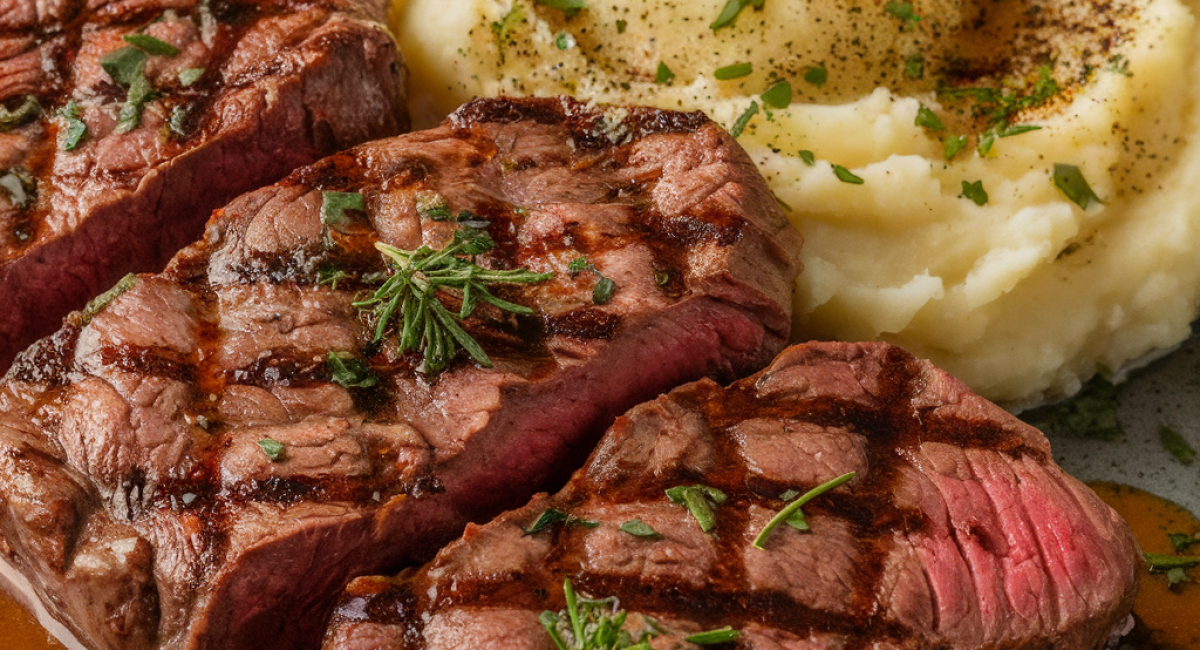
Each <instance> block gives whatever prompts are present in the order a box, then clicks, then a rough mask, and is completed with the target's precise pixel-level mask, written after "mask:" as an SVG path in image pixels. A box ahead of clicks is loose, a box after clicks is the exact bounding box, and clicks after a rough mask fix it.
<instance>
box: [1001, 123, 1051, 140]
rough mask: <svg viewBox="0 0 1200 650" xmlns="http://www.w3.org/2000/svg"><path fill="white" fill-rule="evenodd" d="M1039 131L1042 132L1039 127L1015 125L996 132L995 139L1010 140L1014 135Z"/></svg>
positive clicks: (1034, 125)
mask: <svg viewBox="0 0 1200 650" xmlns="http://www.w3.org/2000/svg"><path fill="white" fill-rule="evenodd" d="M1041 130H1042V127H1040V126H1038V125H1036V124H1017V125H1015V126H1005V127H1003V128H1001V129H1000V130H998V131H996V137H999V138H1010V137H1012V136H1014V135H1021V134H1022V133H1029V132H1030V131H1041Z"/></svg>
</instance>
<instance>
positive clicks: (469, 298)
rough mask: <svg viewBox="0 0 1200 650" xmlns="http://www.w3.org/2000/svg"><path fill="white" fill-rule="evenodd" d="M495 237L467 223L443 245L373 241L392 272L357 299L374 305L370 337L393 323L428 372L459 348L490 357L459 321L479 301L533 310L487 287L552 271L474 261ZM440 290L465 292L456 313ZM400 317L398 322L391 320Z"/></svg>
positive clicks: (484, 360)
mask: <svg viewBox="0 0 1200 650" xmlns="http://www.w3.org/2000/svg"><path fill="white" fill-rule="evenodd" d="M495 245H496V244H495V242H494V241H492V238H491V237H490V236H489V235H488V233H487V231H486V230H481V229H476V228H471V227H469V226H465V227H462V228H459V229H458V230H456V231H455V232H454V240H453V241H452V242H451V243H450V245H448V246H446V247H445V248H444V249H442V250H440V251H435V250H433V249H431V248H429V247H428V246H422V247H420V248H418V249H417V250H414V251H405V250H400V249H398V248H395V247H393V246H388V245H387V244H384V243H383V242H378V243H376V244H375V248H377V249H378V250H379V251H380V252H381V253H383V255H384V257H385V258H386V259H387V260H388V261H389V262H390V264H391V267H392V274H391V276H390V277H388V279H387V280H386V281H384V283H383V285H382V286H380V287H379V289H377V290H376V291H375V293H374V294H373V295H372V296H371V297H370V298H367V299H366V300H361V301H358V302H355V303H354V306H355V307H358V308H360V309H368V308H370V309H371V310H372V315H373V318H374V320H375V336H374V339H373V340H372V342H378V341H381V340H383V337H384V335H386V334H387V332H388V330H389V329H390V328H394V329H395V331H396V335H397V337H398V338H399V344H400V350H401V351H410V350H411V351H419V352H422V354H423V355H424V372H425V373H427V374H430V375H435V374H437V373H439V372H441V371H442V370H444V369H445V368H446V367H447V366H448V365H449V364H450V361H451V360H452V359H453V358H454V356H455V355H456V354H458V351H459V350H460V349H463V350H466V351H467V353H468V354H470V355H471V358H473V359H475V361H477V362H478V363H480V364H481V365H483V366H486V367H490V366H491V360H490V359H488V356H487V354H486V353H485V352H484V351H483V348H481V347H480V346H479V343H477V342H476V341H475V339H473V338H471V335H469V334H467V332H466V331H465V330H464V329H463V328H462V326H461V325H459V324H458V321H461V320H463V319H466V318H468V317H469V316H470V315H471V314H472V313H473V312H474V311H475V307H476V306H477V305H478V304H479V301H481V300H482V301H483V302H486V303H488V304H491V305H494V306H496V307H498V308H500V309H502V310H505V311H509V312H512V313H516V314H531V313H533V310H532V309H530V308H528V307H525V306H524V305H518V304H514V303H511V302H508V301H506V300H501V299H500V298H497V297H496V296H494V295H492V294H491V292H490V291H488V285H492V284H529V283H533V282H542V281H543V280H547V279H549V278H551V277H553V276H554V274H553V273H534V272H533V271H530V270H528V269H511V270H490V269H485V268H482V267H480V266H478V265H476V264H475V256H476V255H478V254H480V253H483V252H486V251H488V250H491V249H492V248H493V247H494V246H495ZM439 291H451V292H455V293H458V294H460V295H461V298H462V307H461V309H460V310H459V313H458V314H457V315H456V314H453V313H451V312H450V311H449V310H448V309H446V307H445V305H444V304H442V300H441V299H440V298H439V297H438V295H437V294H438V292H439ZM396 319H399V323H393V321H394V320H396Z"/></svg>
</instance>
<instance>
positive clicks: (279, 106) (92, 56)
mask: <svg viewBox="0 0 1200 650" xmlns="http://www.w3.org/2000/svg"><path fill="white" fill-rule="evenodd" d="M385 16H386V8H385V6H384V3H382V2H379V0H318V1H317V2H304V3H291V2H285V1H279V0H170V1H166V0H138V1H136V2H116V1H106V0H99V1H94V2H65V1H50V2H44V1H42V0H10V1H8V2H5V3H4V7H3V9H0V106H3V107H4V108H5V109H8V112H10V113H16V115H10V116H9V118H10V119H5V118H4V117H3V116H0V287H2V289H0V295H2V296H3V297H4V305H5V308H4V309H3V310H2V311H0V372H3V371H4V370H6V369H7V368H8V366H9V363H10V362H11V361H12V359H13V356H14V355H15V354H16V353H17V352H18V351H19V350H22V349H24V348H25V347H26V346H28V345H29V344H30V343H32V342H33V341H34V339H36V338H38V337H40V336H44V335H47V334H50V333H51V332H53V331H54V330H56V329H57V328H58V327H59V326H60V325H61V320H62V317H63V316H65V315H66V314H67V313H68V312H69V311H71V310H73V309H81V308H82V307H83V306H84V304H85V303H86V302H87V301H88V299H89V298H91V297H92V296H94V295H96V294H97V293H99V292H101V291H103V290H104V289H106V288H108V287H109V286H112V284H113V283H115V282H116V281H117V280H118V279H120V278H121V276H123V275H125V274H126V273H128V272H131V271H138V272H147V271H159V270H161V269H162V268H163V266H164V265H165V264H166V263H167V261H168V260H169V259H170V258H171V256H172V255H174V254H175V253H176V252H178V251H179V249H181V248H183V247H184V246H186V245H187V244H189V243H191V242H192V241H194V240H195V239H196V238H197V237H199V236H200V234H201V232H202V231H203V228H204V222H205V220H206V219H207V218H208V216H209V214H211V213H212V211H213V210H214V209H216V208H218V207H220V206H222V205H224V204H225V203H227V202H228V201H230V200H231V199H233V198H234V197H236V196H238V195H239V194H241V193H243V192H246V191H249V190H252V189H257V188H259V187H262V186H263V185H265V184H267V183H273V182H275V181H277V180H279V179H280V178H282V177H283V176H284V175H286V174H288V173H289V172H291V171H292V170H293V169H295V168H297V167H299V166H301V165H305V164H308V163H311V162H313V161H315V160H317V159H318V158H321V157H323V156H326V155H329V154H331V153H333V152H335V151H338V150H341V149H344V148H346V147H350V146H352V145H355V144H358V143H360V142H364V141H366V140H371V139H375V138H380V137H385V136H390V135H395V134H397V133H400V132H401V131H402V130H404V129H406V128H407V124H408V118H407V114H406V113H405V109H404V96H403V88H404V70H403V67H402V65H401V63H400V59H399V55H398V53H397V50H396V45H395V42H394V41H393V40H392V37H391V36H390V35H389V34H388V32H387V31H386V29H385V28H384V26H383V24H382V21H383V20H384V19H385ZM22 107H24V108H25V110H24V111H23V112H22V111H21V108H22Z"/></svg>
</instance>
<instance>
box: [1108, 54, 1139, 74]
mask: <svg viewBox="0 0 1200 650" xmlns="http://www.w3.org/2000/svg"><path fill="white" fill-rule="evenodd" d="M1108 62H1109V63H1110V64H1111V65H1109V66H1108V67H1107V68H1105V71H1107V72H1115V73H1117V74H1120V75H1125V76H1126V77H1132V76H1133V72H1132V71H1130V69H1129V59H1127V58H1125V55H1124V54H1116V55H1113V57H1112V58H1111V59H1109V60H1108Z"/></svg>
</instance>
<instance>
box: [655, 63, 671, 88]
mask: <svg viewBox="0 0 1200 650" xmlns="http://www.w3.org/2000/svg"><path fill="white" fill-rule="evenodd" d="M674 78H675V73H674V72H671V69H670V68H668V67H667V64H666V63H663V62H662V61H659V62H658V71H657V72H655V73H654V83H656V84H669V83H671V80H672V79H674Z"/></svg>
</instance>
